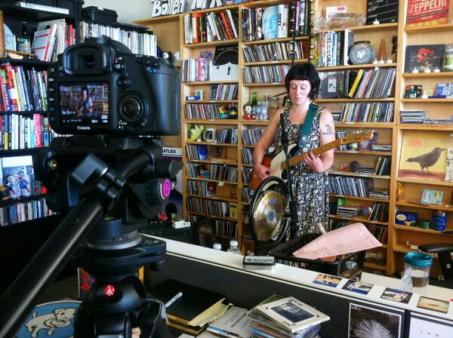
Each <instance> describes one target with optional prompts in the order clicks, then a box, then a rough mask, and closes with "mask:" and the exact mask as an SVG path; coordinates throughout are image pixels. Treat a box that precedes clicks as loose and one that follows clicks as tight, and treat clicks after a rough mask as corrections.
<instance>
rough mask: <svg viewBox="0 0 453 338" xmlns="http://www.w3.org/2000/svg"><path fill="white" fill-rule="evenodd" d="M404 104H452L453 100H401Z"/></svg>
mask: <svg viewBox="0 0 453 338" xmlns="http://www.w3.org/2000/svg"><path fill="white" fill-rule="evenodd" d="M401 102H403V103H452V102H453V99H401Z"/></svg>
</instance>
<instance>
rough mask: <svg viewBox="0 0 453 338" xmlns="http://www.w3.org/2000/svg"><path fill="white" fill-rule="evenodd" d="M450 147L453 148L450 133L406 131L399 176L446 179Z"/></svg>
mask: <svg viewBox="0 0 453 338" xmlns="http://www.w3.org/2000/svg"><path fill="white" fill-rule="evenodd" d="M448 148H453V140H452V137H450V136H449V134H448V133H436V132H429V131H419V130H414V131H407V132H404V133H403V138H402V142H401V153H400V160H399V170H398V176H399V177H400V178H419V179H423V180H437V181H444V179H445V167H446V165H445V163H446V149H448Z"/></svg>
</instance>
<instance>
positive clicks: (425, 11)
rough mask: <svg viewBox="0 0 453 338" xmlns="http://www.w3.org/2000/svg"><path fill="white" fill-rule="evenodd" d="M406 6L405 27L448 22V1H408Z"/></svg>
mask: <svg viewBox="0 0 453 338" xmlns="http://www.w3.org/2000/svg"><path fill="white" fill-rule="evenodd" d="M407 5H408V7H407V15H406V25H407V26H429V25H437V24H441V23H447V22H448V10H449V0H434V1H433V0H408V4H407Z"/></svg>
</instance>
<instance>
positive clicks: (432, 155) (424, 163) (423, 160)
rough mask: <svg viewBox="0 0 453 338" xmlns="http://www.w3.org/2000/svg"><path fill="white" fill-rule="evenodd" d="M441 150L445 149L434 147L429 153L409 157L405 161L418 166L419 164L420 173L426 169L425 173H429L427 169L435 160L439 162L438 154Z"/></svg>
mask: <svg viewBox="0 0 453 338" xmlns="http://www.w3.org/2000/svg"><path fill="white" fill-rule="evenodd" d="M443 150H446V149H445V148H439V147H436V148H434V149H433V150H431V151H430V152H429V153H426V154H422V155H418V156H415V157H409V158H408V159H407V160H406V161H407V162H417V163H418V164H420V168H421V169H422V173H423V169H425V168H426V171H427V172H429V170H428V168H429V167H431V166H433V165H434V164H435V163H436V162H437V160H439V157H440V153H441V152H442V151H443Z"/></svg>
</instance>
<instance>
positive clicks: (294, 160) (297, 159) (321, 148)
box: [281, 139, 341, 170]
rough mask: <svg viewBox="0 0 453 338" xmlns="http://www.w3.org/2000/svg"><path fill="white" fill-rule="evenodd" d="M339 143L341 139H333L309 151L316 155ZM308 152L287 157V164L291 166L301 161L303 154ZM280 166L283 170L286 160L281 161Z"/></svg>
mask: <svg viewBox="0 0 453 338" xmlns="http://www.w3.org/2000/svg"><path fill="white" fill-rule="evenodd" d="M340 144H341V140H340V139H338V140H335V141H332V142H329V143H326V144H323V145H322V146H319V147H317V148H315V149H312V150H311V151H312V152H313V154H315V155H316V156H318V155H321V154H322V153H325V152H326V151H328V150H330V149H333V148H336V147H338V146H339V145H340ZM307 153H308V152H305V153H302V154H300V155H297V156H293V157H291V158H290V159H289V161H288V162H289V166H290V167H292V166H294V165H296V164H299V163H300V162H302V161H303V159H304V156H305V155H306V154H307ZM281 167H282V170H285V169H286V162H282V164H281Z"/></svg>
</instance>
